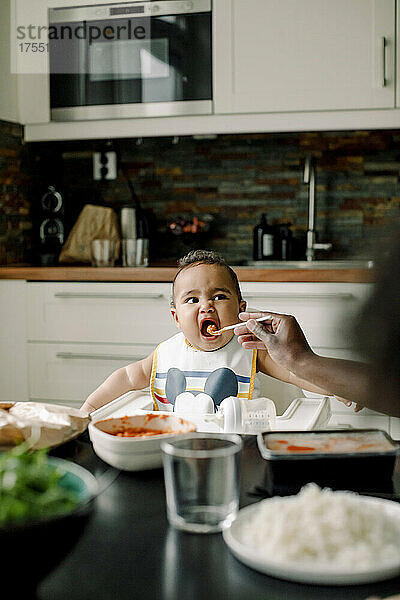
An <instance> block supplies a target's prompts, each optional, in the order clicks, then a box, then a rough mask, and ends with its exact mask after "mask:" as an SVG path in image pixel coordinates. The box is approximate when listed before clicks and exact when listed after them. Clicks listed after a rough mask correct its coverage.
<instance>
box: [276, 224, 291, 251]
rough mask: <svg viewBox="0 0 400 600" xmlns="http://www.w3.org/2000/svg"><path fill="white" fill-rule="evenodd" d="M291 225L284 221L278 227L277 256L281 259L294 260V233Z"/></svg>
mask: <svg viewBox="0 0 400 600" xmlns="http://www.w3.org/2000/svg"><path fill="white" fill-rule="evenodd" d="M290 226H291V223H282V224H281V225H279V226H278V228H277V229H278V236H277V240H276V247H277V252H276V257H277V258H278V259H280V260H292V258H293V253H292V250H293V234H292V230H291V229H290Z"/></svg>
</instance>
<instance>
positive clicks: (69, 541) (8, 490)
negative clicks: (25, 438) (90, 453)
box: [0, 445, 98, 597]
mask: <svg viewBox="0 0 400 600" xmlns="http://www.w3.org/2000/svg"><path fill="white" fill-rule="evenodd" d="M21 446H22V445H21ZM97 492H98V489H97V482H96V479H95V478H94V476H93V475H92V474H91V473H89V472H88V471H87V470H86V469H84V468H83V467H80V466H78V465H76V464H75V463H72V462H70V461H67V460H63V459H57V458H52V457H48V456H47V452H46V451H44V450H39V451H36V452H29V451H25V450H21V451H20V449H19V448H18V447H16V448H14V449H13V450H11V451H9V452H6V453H4V454H3V455H0V503H1V508H0V545H1V548H2V550H3V551H2V559H1V564H2V569H3V572H4V573H6V574H7V579H8V580H9V581H11V582H12V585H13V586H15V585H17V586H18V590H19V592H21V593H22V591H23V592H24V593H25V594H27V593H33V591H34V590H35V589H36V587H37V585H38V584H39V582H40V581H41V580H42V579H43V578H44V577H45V576H46V575H48V574H49V573H50V572H51V571H52V570H53V569H54V568H55V567H56V566H57V565H58V564H59V563H60V562H61V561H62V560H63V559H64V558H65V557H66V556H67V555H68V554H69V552H70V551H71V550H72V548H73V547H74V546H75V544H76V543H77V542H78V540H79V539H80V538H81V536H82V534H83V532H84V530H85V527H86V525H87V523H88V521H89V519H90V517H91V515H92V512H93V501H94V498H95V497H96V495H97ZM27 597H28V596H27ZM29 597H30V596H29Z"/></svg>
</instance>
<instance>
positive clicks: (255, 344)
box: [242, 340, 265, 350]
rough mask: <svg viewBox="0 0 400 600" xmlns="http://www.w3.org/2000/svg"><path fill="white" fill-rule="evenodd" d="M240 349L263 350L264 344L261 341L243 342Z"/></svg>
mask: <svg viewBox="0 0 400 600" xmlns="http://www.w3.org/2000/svg"><path fill="white" fill-rule="evenodd" d="M242 348H245V349H246V350H265V344H264V342H262V341H261V340H254V341H252V342H243V344H242Z"/></svg>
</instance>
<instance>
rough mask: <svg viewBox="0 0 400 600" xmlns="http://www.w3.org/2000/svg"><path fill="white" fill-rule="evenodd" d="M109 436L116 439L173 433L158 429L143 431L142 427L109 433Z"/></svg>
mask: <svg viewBox="0 0 400 600" xmlns="http://www.w3.org/2000/svg"><path fill="white" fill-rule="evenodd" d="M109 433H111V435H117V436H118V437H150V436H152V435H165V434H166V433H174V432H173V431H165V430H164V431H161V430H159V429H145V428H144V427H126V428H123V429H121V430H120V431H110V432H109Z"/></svg>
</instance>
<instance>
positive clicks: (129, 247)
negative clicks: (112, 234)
mask: <svg viewBox="0 0 400 600" xmlns="http://www.w3.org/2000/svg"><path fill="white" fill-rule="evenodd" d="M122 266H123V267H136V238H132V239H125V240H122Z"/></svg>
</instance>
